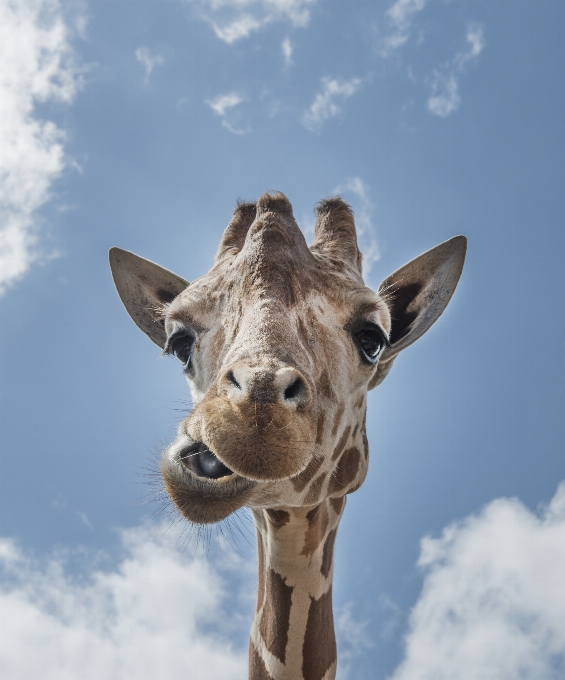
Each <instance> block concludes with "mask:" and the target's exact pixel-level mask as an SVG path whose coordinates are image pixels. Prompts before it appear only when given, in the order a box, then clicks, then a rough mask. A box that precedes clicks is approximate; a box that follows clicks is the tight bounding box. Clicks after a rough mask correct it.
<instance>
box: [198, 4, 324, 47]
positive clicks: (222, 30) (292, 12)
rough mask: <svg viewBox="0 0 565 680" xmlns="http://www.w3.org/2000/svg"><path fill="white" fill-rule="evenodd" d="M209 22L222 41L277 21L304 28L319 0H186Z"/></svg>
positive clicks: (244, 34) (247, 35)
mask: <svg viewBox="0 0 565 680" xmlns="http://www.w3.org/2000/svg"><path fill="white" fill-rule="evenodd" d="M185 1H186V2H188V3H190V4H191V5H192V6H194V8H195V9H196V10H197V11H198V12H199V14H200V16H201V17H202V18H203V19H204V20H206V21H208V22H209V23H210V24H211V25H212V27H213V29H214V32H215V34H216V35H217V37H218V38H220V40H223V41H224V42H226V43H228V45H231V44H232V43H234V42H236V41H238V40H241V39H242V38H247V37H249V36H250V35H251V34H252V33H253V32H255V31H258V30H259V29H261V28H264V27H265V26H267V25H269V24H271V23H273V22H275V21H290V22H291V24H292V25H293V26H296V27H305V26H307V25H308V22H309V21H310V10H309V6H310V5H313V4H314V3H315V2H316V0H185Z"/></svg>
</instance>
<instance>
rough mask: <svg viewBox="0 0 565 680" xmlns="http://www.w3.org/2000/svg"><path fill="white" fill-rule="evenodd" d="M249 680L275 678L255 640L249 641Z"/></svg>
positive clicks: (272, 679) (269, 679) (271, 679)
mask: <svg viewBox="0 0 565 680" xmlns="http://www.w3.org/2000/svg"><path fill="white" fill-rule="evenodd" d="M249 680H274V678H273V676H272V675H271V674H270V673H269V671H268V670H267V669H266V668H265V663H264V662H263V659H262V658H261V657H260V656H259V652H258V651H257V650H256V649H255V645H254V644H253V642H250V643H249Z"/></svg>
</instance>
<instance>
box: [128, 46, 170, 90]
mask: <svg viewBox="0 0 565 680" xmlns="http://www.w3.org/2000/svg"><path fill="white" fill-rule="evenodd" d="M135 58H136V59H137V61H139V62H140V64H142V65H143V66H144V68H145V82H146V83H147V82H149V76H150V75H151V73H152V72H153V69H154V68H155V66H162V65H163V64H164V63H165V60H164V59H163V57H162V56H161V55H160V54H151V52H150V50H149V48H147V47H138V48H137V49H136V50H135Z"/></svg>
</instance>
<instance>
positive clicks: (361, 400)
mask: <svg viewBox="0 0 565 680" xmlns="http://www.w3.org/2000/svg"><path fill="white" fill-rule="evenodd" d="M364 403H365V397H364V396H363V395H361V396H360V397H359V399H357V401H356V402H355V408H361V406H363V404H364Z"/></svg>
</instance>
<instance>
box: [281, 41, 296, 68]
mask: <svg viewBox="0 0 565 680" xmlns="http://www.w3.org/2000/svg"><path fill="white" fill-rule="evenodd" d="M281 50H282V54H283V58H284V63H285V66H292V52H293V49H292V43H291V42H290V38H289V37H288V36H287V37H286V38H285V39H284V40H283V41H282V45H281Z"/></svg>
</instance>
